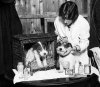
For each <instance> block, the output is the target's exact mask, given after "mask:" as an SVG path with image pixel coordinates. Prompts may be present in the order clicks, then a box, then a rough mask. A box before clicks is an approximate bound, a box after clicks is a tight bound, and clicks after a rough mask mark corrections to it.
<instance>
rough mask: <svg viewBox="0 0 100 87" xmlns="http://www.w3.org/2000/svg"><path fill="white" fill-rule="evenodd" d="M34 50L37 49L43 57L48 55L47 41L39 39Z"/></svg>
mask: <svg viewBox="0 0 100 87" xmlns="http://www.w3.org/2000/svg"><path fill="white" fill-rule="evenodd" d="M32 47H33V50H36V51H37V52H38V53H39V55H40V56H41V57H46V56H47V55H48V52H47V50H46V43H44V42H41V41H38V42H37V43H35V44H34V45H33V46H32Z"/></svg>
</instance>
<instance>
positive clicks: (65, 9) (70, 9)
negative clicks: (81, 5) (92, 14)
mask: <svg viewBox="0 0 100 87" xmlns="http://www.w3.org/2000/svg"><path fill="white" fill-rule="evenodd" d="M78 15H79V13H78V7H77V5H76V3H74V2H72V1H66V2H65V3H63V4H62V5H61V6H60V8H59V16H61V17H62V18H63V19H68V20H72V23H74V22H75V20H76V19H77V18H78Z"/></svg>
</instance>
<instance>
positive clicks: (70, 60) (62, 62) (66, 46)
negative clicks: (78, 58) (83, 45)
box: [57, 42, 75, 72]
mask: <svg viewBox="0 0 100 87" xmlns="http://www.w3.org/2000/svg"><path fill="white" fill-rule="evenodd" d="M71 49H72V46H71V44H70V43H65V42H64V43H60V42H58V43H57V54H58V56H59V57H58V62H59V68H60V69H59V71H61V72H62V71H63V70H64V68H69V69H73V66H74V64H75V59H74V56H73V55H72V54H71V53H70V52H71ZM64 53H66V56H63V55H62V54H64Z"/></svg>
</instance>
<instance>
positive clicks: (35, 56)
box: [25, 42, 48, 67]
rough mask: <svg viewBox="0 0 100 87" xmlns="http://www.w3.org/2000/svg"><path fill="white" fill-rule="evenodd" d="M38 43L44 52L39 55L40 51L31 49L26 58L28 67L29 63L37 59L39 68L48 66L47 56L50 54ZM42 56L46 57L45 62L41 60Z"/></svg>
mask: <svg viewBox="0 0 100 87" xmlns="http://www.w3.org/2000/svg"><path fill="white" fill-rule="evenodd" d="M38 43H39V44H40V46H41V47H42V51H41V52H39V53H38V51H37V50H34V48H30V49H29V50H28V51H27V53H26V58H25V64H26V66H27V65H28V63H29V62H32V61H33V60H35V59H36V61H37V64H38V66H39V67H43V66H44V67H45V66H47V61H46V55H47V54H48V52H47V51H46V50H45V49H44V48H43V46H42V43H41V42H38ZM44 53H46V55H44ZM40 56H43V57H45V58H44V60H43V62H42V61H41V60H40Z"/></svg>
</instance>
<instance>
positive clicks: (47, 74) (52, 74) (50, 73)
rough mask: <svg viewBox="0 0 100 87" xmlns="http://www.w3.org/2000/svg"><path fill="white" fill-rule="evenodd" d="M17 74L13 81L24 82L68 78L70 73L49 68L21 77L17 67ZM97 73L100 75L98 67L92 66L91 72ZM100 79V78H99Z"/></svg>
mask: <svg viewBox="0 0 100 87" xmlns="http://www.w3.org/2000/svg"><path fill="white" fill-rule="evenodd" d="M13 71H14V73H16V74H15V76H14V79H13V83H14V84H15V83H18V82H22V81H36V80H47V79H57V78H66V77H69V75H65V72H63V73H58V71H57V70H56V69H51V70H47V71H37V72H35V73H34V74H33V76H29V77H28V78H27V79H25V78H23V77H22V78H20V76H22V75H20V74H18V73H17V72H15V69H13ZM92 73H95V74H96V75H98V76H99V77H100V75H99V72H98V70H97V69H96V68H94V67H91V74H92ZM99 81H100V78H99Z"/></svg>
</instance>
